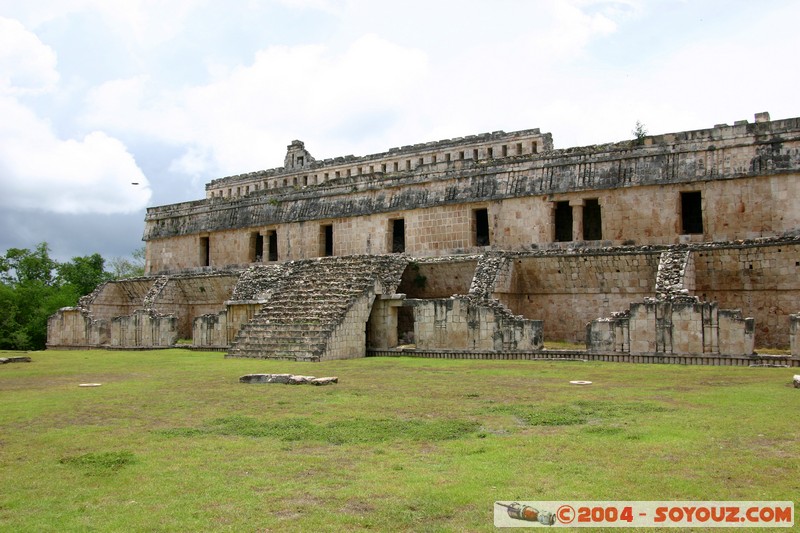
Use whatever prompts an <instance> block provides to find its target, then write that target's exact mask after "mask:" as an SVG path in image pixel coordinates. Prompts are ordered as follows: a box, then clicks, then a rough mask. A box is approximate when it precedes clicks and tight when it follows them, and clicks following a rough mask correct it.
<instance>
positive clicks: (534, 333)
mask: <svg viewBox="0 0 800 533" xmlns="http://www.w3.org/2000/svg"><path fill="white" fill-rule="evenodd" d="M407 302H408V304H407V305H411V306H413V309H414V339H415V342H416V346H417V348H418V349H422V350H433V349H438V350H497V351H504V350H505V351H508V350H540V349H542V346H543V339H542V324H541V322H540V321H536V320H526V319H523V318H522V317H509V316H508V312H507V311H506V312H498V308H497V307H496V306H494V305H492V304H491V303H490V302H486V301H481V300H477V299H470V298H467V297H454V298H448V299H434V300H408V301H407Z"/></svg>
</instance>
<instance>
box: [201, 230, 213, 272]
mask: <svg viewBox="0 0 800 533" xmlns="http://www.w3.org/2000/svg"><path fill="white" fill-rule="evenodd" d="M209 248H210V247H209V243H208V237H200V266H204V267H207V266H209V265H210V264H211V251H210V249H209Z"/></svg>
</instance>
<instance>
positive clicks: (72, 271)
mask: <svg viewBox="0 0 800 533" xmlns="http://www.w3.org/2000/svg"><path fill="white" fill-rule="evenodd" d="M104 265H105V260H104V259H103V257H102V256H101V255H100V254H97V253H95V254H92V255H87V256H83V257H73V258H72V261H70V262H69V263H61V264H59V265H58V267H57V269H56V270H57V271H58V275H59V277H60V281H61V282H63V283H65V284H67V285H71V286H72V287H74V288H75V290H76V291H77V293H78V296H84V295H86V294H89V293H90V292H92V291H93V290H94V289H95V287H97V286H98V285H100V284H101V283H103V282H104V281H108V280H110V279H111V278H112V276H111V274H110V273H108V272H106V271H105V269H104Z"/></svg>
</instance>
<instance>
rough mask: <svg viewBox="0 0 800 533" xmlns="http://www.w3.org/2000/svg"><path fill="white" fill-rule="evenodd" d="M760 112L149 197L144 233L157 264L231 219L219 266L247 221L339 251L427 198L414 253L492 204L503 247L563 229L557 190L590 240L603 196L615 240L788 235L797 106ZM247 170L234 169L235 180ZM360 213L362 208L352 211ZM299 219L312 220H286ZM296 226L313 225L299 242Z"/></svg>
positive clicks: (367, 244)
mask: <svg viewBox="0 0 800 533" xmlns="http://www.w3.org/2000/svg"><path fill="white" fill-rule="evenodd" d="M757 118H758V120H757V123H755V124H748V123H746V121H745V122H737V123H736V124H735V125H734V126H719V127H715V128H713V129H709V130H698V131H692V132H680V133H672V134H665V135H660V136H654V137H647V138H645V139H643V140H642V142H639V143H637V142H630V141H628V142H622V143H616V144H609V145H599V146H592V147H581V148H570V149H566V150H547V151H543V152H541V153H532V152H530V153H525V154H523V155H516V152H515V151H513V150H512V151H510V152H509V153H508V154H506V153H502V154H494V155H492V154H489V153H488V152H487V153H486V154H485V156H486V157H485V158H484V159H480V160H474V161H472V162H471V163H469V164H466V163H462V162H458V163H457V162H455V161H446V162H437V163H435V164H434V163H433V162H431V163H430V164H422V165H419V166H416V167H414V168H413V169H411V170H408V171H405V170H404V171H399V172H389V173H384V172H377V171H375V172H371V173H366V174H362V173H360V172H359V173H358V174H357V175H353V176H348V177H341V178H340V179H334V180H331V181H330V182H327V183H325V184H324V185H320V186H305V185H303V186H298V187H297V188H294V187H282V188H280V189H279V190H274V191H273V190H271V189H270V190H263V191H257V192H258V193H257V194H252V195H250V196H243V197H239V198H237V199H230V198H220V197H217V196H214V197H212V198H208V199H206V200H201V201H197V202H187V203H184V204H175V205H172V206H164V207H159V208H151V209H149V210H148V214H147V219H146V229H145V237H144V238H145V240H146V241H147V242H148V249H150V248H152V250H148V272H159V271H162V270H173V271H174V270H178V269H181V268H196V267H198V266H203V265H202V264H200V263H201V262H202V261H201V254H200V252H199V250H198V247H197V245H196V244H195V245H192V244H191V242H190V241H183V240H182V241H175V242H174V243H173V242H167V241H172V239H174V238H176V237H179V236H186V235H196V236H198V238H199V237H200V236H202V235H204V234H208V233H209V232H210V237H211V238H212V239H213V238H214V237H215V235H217V234H218V232H232V233H231V234H230V235H221V234H220V236H221V237H225V239H224V241H223V242H225V243H229V244H230V246H233V247H235V248H236V250H237V251H235V252H234V251H233V250H223V251H222V252H221V253H220V254H219V257H214V253H213V251H212V254H211V255H212V265H215V266H218V267H219V266H220V265H229V264H230V265H232V264H236V265H241V264H244V263H247V262H249V261H250V260H251V259H252V258H251V257H248V254H247V253H246V252H245V253H243V252H242V251H243V250H245V249H246V248H248V249H249V237H248V233H249V231H250V230H251V229H252V228H263V227H272V228H274V229H277V231H278V234H279V237H280V235H281V234H285V236H286V239H287V240H286V242H285V243H284V245H285V246H284V251H283V252H281V251H280V245H279V255H280V256H281V257H280V258H281V259H297V258H305V257H315V256H317V255H320V251H319V246H318V240H319V234H318V230H319V225H320V224H322V223H332V224H333V226H334V239H335V240H336V241H337V242H336V243H335V245H334V253H335V254H338V255H345V254H354V253H381V252H382V250H384V249H385V246H386V244H385V243H386V242H387V228H388V222H389V220H390V219H391V218H394V217H398V216H401V217H406V216H408V217H410V218H414V217H415V216H416V215H413V214H412V211H415V210H423V211H424V210H429V209H432V210H433V212H432V214H433V217H432V218H430V219H429V221H431V222H432V223H431V224H430V225H426V224H425V222H426V216H428V213H423V214H422V218H421V219H416V220H411V219H410V220H409V224H408V235H407V238H406V240H407V242H408V246H409V249H408V250H407V251H408V252H409V253H411V254H413V255H417V256H421V255H444V254H449V253H456V251H457V250H461V249H468V248H469V247H470V246H472V245H473V241H474V238H475V236H474V233H473V230H474V228H473V226H472V212H473V210H475V209H486V210H487V212H488V215H489V225H490V229H489V233H490V235H489V237H490V241H491V247H492V248H493V249H498V248H499V249H507V250H508V249H512V250H513V249H525V248H526V247H528V249H529V248H530V247H531V246H541V245H544V244H549V243H551V242H552V241H553V239H554V236H555V232H554V220H553V213H554V207H555V202H559V201H564V202H568V203H569V205H570V207H571V208H572V210H573V218H574V220H573V228H572V229H573V231H572V233H573V235H574V236H573V239H574V240H580V239H581V238H582V236H581V231H579V230H580V225H581V224H582V223H583V222H582V215H581V212H582V208H583V206H584V205H585V202H586V200H588V199H596V200H597V201H598V203H599V205H600V207H601V211H602V216H601V219H602V222H601V228H600V229H601V230H602V231H601V233H602V238H601V239H602V241H607V242H608V243H609V244H621V243H624V242H628V241H633V242H636V243H637V244H666V243H676V242H682V241H686V242H698V241H703V240H733V239H747V238H756V237H760V236H774V235H779V234H781V233H783V232H786V231H791V230H793V229H796V228H798V227H800V207H798V205H797V203H796V202H794V201H793V199H794V198H796V197H797V195H798V193H800V180H798V179H797V174H798V171H800V150H798V147H800V119H787V120H781V121H774V122H769V121H768V117H767V116H766V115H764V116H760V117H757ZM423 163H424V162H423ZM356 170H358V169H356ZM362 170H363V169H362ZM248 179H249V178H247V177H242V178H239V177H233V178H230V179H228V178H225V179H224V181H225V183H226V185H227V184H228V182H230V183H231V184H232V183H234V182H236V183H238V182H239V181H242V182H244V181H247V180H248ZM682 192H693V193H700V194H701V196H702V201H701V204H700V207H699V208H698V209H699V210H701V211H702V213H701V214H700V217H701V218H702V225H703V228H702V233H699V232H697V233H696V234H689V235H682V234H683V233H684V228H682V225H683V222H682V218H681V200H680V193H682ZM449 209H452V210H453V213H452V215H453V218H452V224H451V223H450V222H448V221H444V222H442V221H436V219H435V217H436V216H440V215H441V216H445V215H447V216H449V215H448V210H449ZM358 217H364V218H365V220H364V221H361V220H360V219H359V221H358V222H356V221H355V219H358ZM369 217H377V218H372V219H371V220H368V219H369ZM418 222H419V224H417V223H418ZM294 224H304V225H305V226H303V227H298V228H292V227H290V226H291V225H294ZM415 224H416V225H415ZM308 226H311V229H310V230H309V228H308ZM337 226H338V231H337ZM465 228H467V231H465ZM596 229H597V228H596ZM689 231H696V229H694V230H693V229H690V230H689ZM596 233H597V232H594V233H593V234H596ZM298 234H303V236H301V237H299V241H298ZM337 234H338V235H337ZM245 242H248V246H245V245H244V243H245ZM298 242H300V243H301V245H300V248H299V249H298V248H297V243H298ZM315 243H316V245H315ZM337 243H338V248H339V250H336V248H337ZM462 243H464V244H463V245H462ZM230 246H229V247H230Z"/></svg>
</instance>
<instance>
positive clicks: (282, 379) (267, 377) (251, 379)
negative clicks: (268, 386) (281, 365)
mask: <svg viewBox="0 0 800 533" xmlns="http://www.w3.org/2000/svg"><path fill="white" fill-rule="evenodd" d="M291 377H292V375H291V374H247V375H245V376H242V377H240V378H239V383H289V379H290V378H291Z"/></svg>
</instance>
